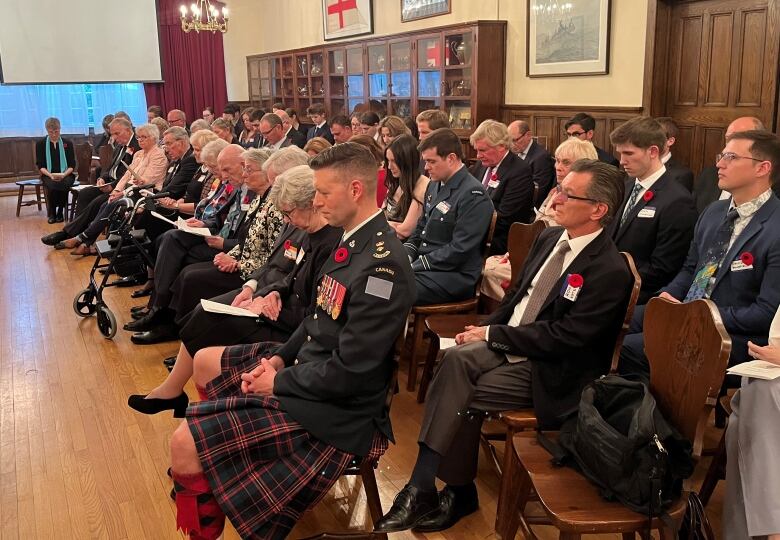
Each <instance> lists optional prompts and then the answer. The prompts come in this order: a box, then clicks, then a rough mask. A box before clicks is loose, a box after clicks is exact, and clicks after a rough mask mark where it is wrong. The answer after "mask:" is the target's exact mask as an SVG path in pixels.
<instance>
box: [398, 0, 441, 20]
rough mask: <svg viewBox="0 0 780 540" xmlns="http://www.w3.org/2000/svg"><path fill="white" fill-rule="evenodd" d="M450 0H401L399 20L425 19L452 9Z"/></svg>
mask: <svg viewBox="0 0 780 540" xmlns="http://www.w3.org/2000/svg"><path fill="white" fill-rule="evenodd" d="M450 1H451V0H401V22H402V23H405V22H409V21H416V20H417V19H427V18H428V17H436V16H437V15H445V14H447V13H450V12H451V11H452V6H451V5H450Z"/></svg>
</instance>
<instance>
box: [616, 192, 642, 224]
mask: <svg viewBox="0 0 780 540" xmlns="http://www.w3.org/2000/svg"><path fill="white" fill-rule="evenodd" d="M640 191H642V184H640V183H639V182H636V183H635V184H634V189H632V190H631V196H630V197H629V198H628V202H627V203H626V209H625V210H624V211H623V216H622V217H621V218H620V226H621V227H622V226H623V224H624V223H625V222H626V219H628V214H630V213H631V210H633V209H634V205H636V201H637V199H639V192H640Z"/></svg>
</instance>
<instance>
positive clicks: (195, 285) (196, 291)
mask: <svg viewBox="0 0 780 540" xmlns="http://www.w3.org/2000/svg"><path fill="white" fill-rule="evenodd" d="M163 237H165V235H163ZM244 281H245V280H243V279H242V278H241V274H240V273H239V272H232V273H230V274H228V273H226V272H221V271H220V270H219V269H218V268H217V267H216V266H214V263H213V261H204V262H199V263H195V264H191V265H189V266H186V267H184V268H183V269H182V271H181V272H180V273H179V277H177V278H176V281H174V283H173V286H172V287H171V294H172V296H171V301H170V303H169V304H168V307H169V308H171V309H172V310H174V311H175V312H176V316H177V317H184V316H185V315H187V314H188V313H189V312H190V311H192V310H193V309H194V308H195V306H197V305H198V303H199V302H200V299H201V298H211V297H213V296H218V295H222V294H224V293H226V292H229V291H232V290H234V289H238V290H239V291H240V290H241V285H243V284H244ZM236 294H238V293H236ZM232 301H233V299H232V298H231V299H230V301H229V302H228V304H229V303H230V302H232Z"/></svg>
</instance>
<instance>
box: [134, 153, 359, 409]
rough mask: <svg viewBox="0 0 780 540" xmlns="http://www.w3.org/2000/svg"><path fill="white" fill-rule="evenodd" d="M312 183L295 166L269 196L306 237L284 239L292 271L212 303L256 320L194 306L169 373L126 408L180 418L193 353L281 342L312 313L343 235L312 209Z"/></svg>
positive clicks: (310, 177)
mask: <svg viewBox="0 0 780 540" xmlns="http://www.w3.org/2000/svg"><path fill="white" fill-rule="evenodd" d="M313 180H314V172H313V171H312V170H311V169H310V168H309V167H308V166H307V165H300V166H297V167H293V168H292V169H290V170H288V171H287V172H285V173H284V174H282V175H280V176H279V177H278V178H277V179H276V181H275V182H274V187H273V188H272V189H271V193H270V194H269V197H270V199H271V200H272V201H273V203H274V205H275V206H276V207H277V208H278V209H279V211H280V212H282V214H283V215H284V216H285V219H286V220H288V221H289V222H290V224H292V225H294V226H295V227H298V228H299V229H302V230H304V231H305V232H306V235H305V236H304V237H303V241H302V242H301V243H300V244H296V243H295V241H294V240H292V239H290V238H288V240H286V241H285V243H284V244H283V245H282V248H283V249H282V250H277V251H278V252H279V256H283V257H287V258H290V259H293V258H294V259H295V266H294V267H293V269H292V271H291V272H290V273H289V274H288V275H287V276H286V277H285V278H284V279H282V280H280V281H276V282H274V283H269V284H264V283H261V282H258V281H256V280H250V281H248V282H247V283H245V284H244V286H243V287H242V288H241V289H240V290H234V291H231V292H229V293H226V294H224V295H222V296H218V297H216V298H213V299H212V300H214V301H216V302H221V303H223V304H232V305H234V306H239V307H243V308H245V309H248V310H250V311H252V312H254V313H256V314H258V317H257V318H256V319H255V318H250V317H236V316H233V315H220V314H216V313H209V312H206V311H204V310H203V309H202V307H201V306H197V307H196V308H195V309H194V310H192V312H191V313H190V315H189V316H188V317H186V318H185V320H184V321H182V322H183V327H182V329H181V331H180V332H179V334H180V336H181V339H182V345H181V347H180V348H179V354H178V356H177V359H176V364H175V365H174V368H173V371H171V373H170V375H168V378H167V379H166V380H165V381H164V382H163V383H162V384H161V385H160V386H158V387H157V388H155V389H154V390H152V391H151V392H150V393H149V394H147V395H146V396H144V395H134V396H130V398H129V399H128V405H129V406H130V407H132V408H133V409H135V410H137V411H139V412H143V413H145V414H154V413H158V412H160V411H164V410H168V409H173V410H174V416H177V417H178V416H180V415H182V416H183V414H184V409H185V408H186V407H187V403H188V401H189V400H188V398H187V394H186V393H184V385H185V384H186V383H187V381H189V379H190V377H192V372H193V357H194V356H195V353H196V352H198V351H199V350H201V349H203V348H205V347H211V346H216V345H237V344H241V343H255V342H259V341H285V340H286V339H287V338H288V337H289V336H290V335H291V334H292V332H293V331H294V330H295V328H297V326H298V325H299V324H300V323H301V321H302V320H303V319H304V318H305V317H306V315H307V314H308V313H309V312H310V311H311V310H312V307H313V306H314V303H315V299H316V293H317V290H316V279H317V276H318V275H319V272H320V268H321V267H322V265H323V264H324V262H325V261H326V260H327V258H328V256H329V255H330V253H331V252H332V250H333V249H334V248H335V247H336V245H337V244H338V242H339V241H340V240H341V236H342V234H343V231H342V230H341V229H337V228H334V227H331V226H330V225H328V224H327V222H326V221H325V219H324V218H323V217H322V216H321V215H320V214H319V213H318V212H317V211H316V210H315V209H314V207H313V205H312V202H313V200H314V185H313ZM269 264H270V262H269ZM200 391H201V390H200V389H199V392H200Z"/></svg>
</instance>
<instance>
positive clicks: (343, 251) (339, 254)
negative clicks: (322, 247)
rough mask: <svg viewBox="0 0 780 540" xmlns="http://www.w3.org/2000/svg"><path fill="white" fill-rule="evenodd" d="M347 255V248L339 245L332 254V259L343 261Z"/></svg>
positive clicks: (338, 261)
mask: <svg viewBox="0 0 780 540" xmlns="http://www.w3.org/2000/svg"><path fill="white" fill-rule="evenodd" d="M347 255H349V251H347V248H343V247H340V248H338V249H337V250H336V253H334V254H333V260H334V261H336V262H337V263H340V262H344V261H346V260H347Z"/></svg>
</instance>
